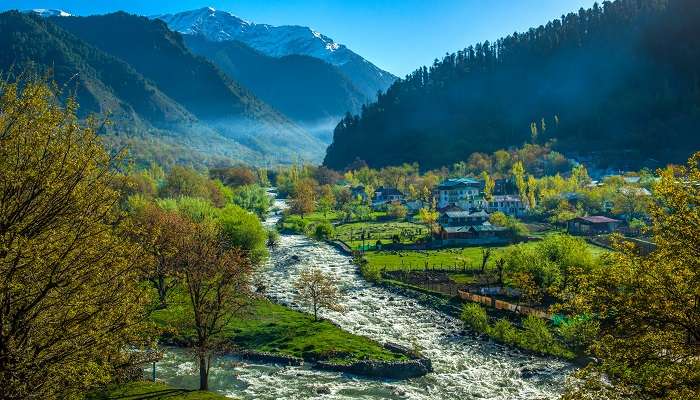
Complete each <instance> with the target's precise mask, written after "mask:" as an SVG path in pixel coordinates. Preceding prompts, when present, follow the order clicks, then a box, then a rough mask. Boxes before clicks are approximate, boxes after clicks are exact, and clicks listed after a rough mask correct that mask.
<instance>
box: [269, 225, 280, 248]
mask: <svg viewBox="0 0 700 400" xmlns="http://www.w3.org/2000/svg"><path fill="white" fill-rule="evenodd" d="M279 241H280V234H279V232H277V229H275V228H270V229H268V230H267V245H268V246H270V247H275V246H277V245H278V244H279Z"/></svg>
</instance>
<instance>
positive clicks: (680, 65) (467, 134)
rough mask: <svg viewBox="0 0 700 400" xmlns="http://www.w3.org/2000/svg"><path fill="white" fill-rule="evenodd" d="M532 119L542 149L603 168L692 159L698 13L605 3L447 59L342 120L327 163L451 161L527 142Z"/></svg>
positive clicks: (698, 109) (698, 92)
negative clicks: (549, 143) (549, 146)
mask: <svg viewBox="0 0 700 400" xmlns="http://www.w3.org/2000/svg"><path fill="white" fill-rule="evenodd" d="M543 119H544V123H545V126H544V128H543V127H542V120H543ZM532 122H535V123H536V125H537V132H536V133H537V138H536V140H537V141H538V142H544V141H546V140H549V139H556V140H557V143H558V144H557V146H558V148H559V149H560V150H563V151H565V152H567V153H569V154H580V155H586V156H590V155H593V156H595V157H597V158H598V159H599V161H601V162H602V163H607V164H608V165H627V166H631V167H635V166H639V165H643V164H645V163H646V161H649V163H651V164H654V162H653V161H652V160H657V161H658V162H659V163H665V162H669V161H674V162H676V161H681V160H684V159H686V158H687V156H688V154H689V153H690V152H692V151H694V150H697V149H700V7H697V3H696V2H695V1H694V0H659V1H654V2H646V1H637V0H618V1H615V2H613V3H609V2H606V3H604V7H602V8H601V7H598V6H597V5H596V6H595V7H594V8H592V9H589V10H583V9H581V10H580V11H579V12H578V13H576V14H574V13H572V14H569V15H566V16H564V17H563V19H562V20H555V21H552V22H549V23H547V24H546V26H540V27H538V28H533V29H530V30H529V31H528V32H525V33H517V34H513V35H511V36H508V37H506V38H503V39H500V40H498V41H497V42H495V43H488V42H484V43H479V44H477V45H476V46H473V47H471V46H470V47H469V48H467V49H464V50H462V51H459V52H457V53H455V54H451V55H449V56H446V57H445V58H444V59H443V60H442V61H440V62H436V63H435V64H434V65H432V66H430V67H429V68H425V67H423V68H419V69H418V70H416V71H415V72H414V73H412V74H411V75H409V76H408V77H407V79H405V80H401V81H398V82H396V83H395V84H394V85H393V86H392V87H391V88H390V89H389V90H388V91H387V93H386V94H385V95H382V96H381V97H380V98H379V100H378V102H377V103H375V104H372V105H370V106H368V107H367V109H366V110H365V111H364V112H363V113H362V115H361V116H354V117H348V118H345V119H344V120H343V121H341V122H340V124H339V125H338V126H337V127H336V130H335V132H334V141H333V144H332V145H331V146H330V147H329V148H328V150H327V155H326V158H325V164H326V165H327V166H330V167H335V168H343V167H345V166H346V165H348V164H349V163H350V162H352V161H353V160H355V159H356V158H357V157H359V158H361V159H364V160H365V161H366V162H367V163H368V164H369V165H372V166H382V165H390V164H401V163H403V162H419V163H420V164H421V166H422V167H425V168H433V167H439V166H443V165H451V164H452V163H454V162H456V161H458V160H465V159H466V158H467V157H468V156H469V154H470V153H472V152H476V151H482V152H491V151H494V150H496V149H498V148H503V147H508V146H514V145H520V144H522V143H523V142H525V141H530V140H531V129H530V124H531V123H532ZM645 160H646V161H645ZM657 164H658V163H657Z"/></svg>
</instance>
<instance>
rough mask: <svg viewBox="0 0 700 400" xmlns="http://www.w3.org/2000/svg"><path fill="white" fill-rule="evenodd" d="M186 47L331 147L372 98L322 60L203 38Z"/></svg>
mask: <svg viewBox="0 0 700 400" xmlns="http://www.w3.org/2000/svg"><path fill="white" fill-rule="evenodd" d="M185 44H187V47H188V48H189V49H190V50H191V51H192V52H194V53H195V54H199V55H201V56H203V57H206V58H207V59H208V60H210V61H211V62H213V63H214V64H216V65H217V66H218V67H219V68H221V69H222V70H223V71H224V72H225V73H227V74H228V75H229V76H231V77H232V78H234V79H235V80H236V81H238V82H240V83H241V84H242V85H244V86H245V87H247V88H248V89H250V90H251V91H252V92H253V93H255V95H256V96H258V97H259V98H260V99H262V100H263V101H265V102H266V103H268V104H270V105H272V106H273V107H275V108H276V109H277V110H279V111H281V112H282V113H284V114H285V115H286V116H288V117H289V118H291V119H293V120H294V121H296V122H297V123H299V124H300V125H301V126H302V127H304V128H305V129H306V130H307V131H310V132H312V133H317V136H320V137H322V138H323V139H325V140H326V141H327V142H328V143H330V139H331V137H330V133H331V132H332V131H333V127H334V126H335V124H336V123H337V122H338V120H339V119H340V118H341V117H342V116H343V115H344V114H345V113H346V112H348V111H351V112H358V111H359V110H360V107H361V106H362V104H363V103H365V102H366V101H367V100H368V99H367V98H365V97H364V95H363V94H362V93H360V92H359V91H358V90H357V89H356V88H355V86H354V85H353V84H352V82H350V81H349V79H348V78H347V77H346V76H345V75H344V74H343V73H341V72H340V71H339V70H338V69H337V68H335V67H333V66H332V65H330V64H328V63H326V62H325V61H321V60H319V59H317V58H313V57H309V56H297V55H292V56H284V57H281V58H275V57H270V56H266V55H264V54H262V53H260V52H259V51H257V50H254V49H252V48H250V47H248V46H247V45H245V44H243V43H242V42H239V41H223V42H212V41H210V40H207V39H206V38H204V37H202V36H192V35H186V36H185ZM330 124H332V125H330ZM324 133H325V134H326V136H325V137H323V134H324Z"/></svg>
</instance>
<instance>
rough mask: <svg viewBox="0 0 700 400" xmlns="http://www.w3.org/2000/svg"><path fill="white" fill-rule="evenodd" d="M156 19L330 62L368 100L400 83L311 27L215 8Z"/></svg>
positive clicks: (190, 31)
mask: <svg viewBox="0 0 700 400" xmlns="http://www.w3.org/2000/svg"><path fill="white" fill-rule="evenodd" d="M156 18H159V19H161V20H163V21H165V22H166V23H167V24H168V26H169V27H170V29H172V30H174V31H177V32H180V33H183V34H186V35H200V36H203V37H205V38H207V39H208V40H211V41H215V42H221V41H230V40H238V41H240V42H243V43H245V44H246V45H248V46H250V47H252V48H254V49H256V50H258V51H260V52H261V53H263V54H265V55H268V56H271V57H284V56H290V55H305V56H310V57H314V58H318V59H320V60H323V61H326V62H328V63H329V64H331V65H334V66H336V67H338V68H339V69H340V70H341V71H343V73H344V74H345V75H346V76H347V77H348V78H350V80H351V81H352V82H353V84H354V85H355V87H357V88H358V89H359V90H360V91H361V92H362V93H363V94H364V95H365V97H366V98H368V99H374V98H375V96H376V94H377V91H384V90H386V88H387V87H389V85H391V84H392V83H393V82H394V80H396V77H395V76H394V75H392V74H390V73H388V72H386V71H383V70H381V69H379V68H378V67H377V66H375V65H374V64H372V63H370V62H369V61H367V60H365V59H364V58H362V57H360V56H359V55H357V54H355V53H354V52H352V51H351V50H350V49H348V48H347V47H345V46H344V45H342V44H338V43H336V42H334V41H333V40H332V39H331V38H329V37H326V36H324V35H322V34H320V33H318V32H315V31H313V30H312V29H310V28H308V27H304V26H271V25H266V24H255V23H251V22H247V21H244V20H242V19H240V18H238V17H236V16H234V15H232V14H230V13H228V12H225V11H218V10H215V9H213V8H211V7H207V8H202V9H198V10H192V11H185V12H181V13H177V14H168V15H161V16H157V17H156Z"/></svg>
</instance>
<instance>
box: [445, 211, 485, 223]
mask: <svg viewBox="0 0 700 400" xmlns="http://www.w3.org/2000/svg"><path fill="white" fill-rule="evenodd" d="M488 220H489V214H488V213H487V212H486V211H483V210H481V211H476V212H469V211H446V212H444V213H442V215H440V224H441V225H444V226H464V225H480V224H483V223H484V222H486V221H488Z"/></svg>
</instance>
